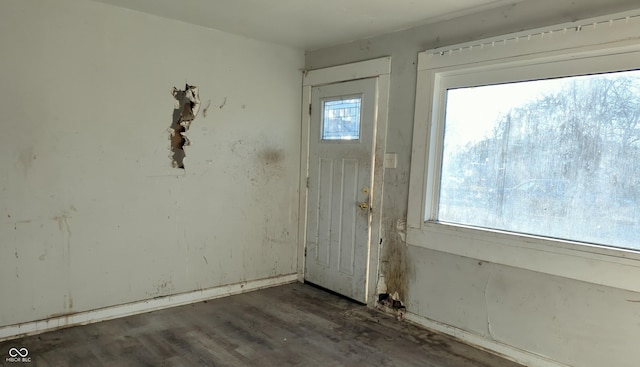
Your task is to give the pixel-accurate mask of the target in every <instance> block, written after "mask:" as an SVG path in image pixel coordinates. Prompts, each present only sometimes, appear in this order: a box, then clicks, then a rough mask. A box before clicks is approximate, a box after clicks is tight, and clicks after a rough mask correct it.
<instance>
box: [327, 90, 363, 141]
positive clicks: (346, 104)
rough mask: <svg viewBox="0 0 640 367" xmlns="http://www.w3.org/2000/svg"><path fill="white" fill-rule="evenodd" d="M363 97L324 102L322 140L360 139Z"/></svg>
mask: <svg viewBox="0 0 640 367" xmlns="http://www.w3.org/2000/svg"><path fill="white" fill-rule="evenodd" d="M361 100H362V99H361V98H354V97H349V98H348V99H339V100H331V101H323V102H322V134H321V136H322V140H359V139H360V103H361Z"/></svg>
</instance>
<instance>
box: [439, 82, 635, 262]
mask: <svg viewBox="0 0 640 367" xmlns="http://www.w3.org/2000/svg"><path fill="white" fill-rule="evenodd" d="M446 97H447V100H446V101H447V102H446V117H445V135H444V150H443V161H442V175H441V182H440V202H439V206H438V219H439V220H440V221H443V222H451V223H459V224H466V225H472V226H479V227H486V228H494V229H500V230H507V231H513V232H520V233H527V234H533V235H540V236H548V237H554V238H561V239H568V240H576V241H581V242H589V243H597V244H603V245H608V246H614V247H622V248H630V249H639V250H640V243H638V238H640V163H638V162H640V71H624V72H616V73H608V74H599V75H586V76H576V77H567V78H558V79H550V80H537V81H527V82H517V83H509V84H499V85H490V86H479V87H469V88H459V89H450V90H448V91H447V96H446Z"/></svg>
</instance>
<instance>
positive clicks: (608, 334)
mask: <svg viewBox="0 0 640 367" xmlns="http://www.w3.org/2000/svg"><path fill="white" fill-rule="evenodd" d="M637 6H638V5H637V2H636V1H635V0H633V1H630V0H612V1H607V2H602V1H599V0H581V1H575V0H574V1H570V0H534V1H525V2H522V3H517V4H513V5H508V6H504V7H502V8H498V9H494V10H490V11H485V12H482V13H479V14H474V15H470V16H465V17H462V18H458V19H451V20H447V21H443V22H441V23H436V24H432V25H425V26H421V27H417V28H412V29H408V30H404V31H400V32H396V33H391V34H386V35H382V36H379V37H375V38H371V39H367V40H361V41H357V42H353V43H349V44H345V45H340V46H336V47H331V48H327V49H320V50H314V51H310V52H307V55H306V67H307V68H308V69H318V68H322V67H327V66H334V65H340V64H345V63H350V62H355V61H361V60H367V59H372V58H376V57H382V56H387V55H391V56H392V58H393V61H392V72H391V91H390V101H389V103H390V105H389V128H388V133H387V151H388V152H396V153H397V154H398V167H397V168H396V169H388V170H386V172H385V186H384V190H385V192H384V203H383V205H384V207H383V222H384V228H383V229H384V230H385V235H384V238H383V241H384V242H383V248H382V250H381V251H382V260H381V261H382V264H381V267H382V275H383V276H384V280H385V282H386V284H387V286H388V291H390V292H394V291H398V292H399V293H400V295H401V297H402V298H403V300H404V301H406V304H407V307H408V310H409V311H410V312H413V313H415V314H417V315H419V316H421V317H424V318H427V319H429V320H433V321H436V322H439V323H443V324H446V325H449V326H452V327H453V328H455V329H457V330H461V331H463V332H466V333H468V334H470V335H475V336H477V337H479V338H484V339H485V340H487V341H490V342H496V343H494V344H493V345H500V344H506V345H508V346H510V347H512V348H513V350H522V351H526V352H530V353H533V354H536V355H539V356H542V357H546V358H548V359H551V360H554V361H557V362H558V363H560V364H564V365H569V366H581V367H582V366H594V367H600V366H605V365H607V366H620V367H626V366H629V367H631V366H636V365H637V341H638V340H640V306H639V305H640V304H639V303H637V301H638V300H640V294H637V293H633V292H628V291H624V290H620V289H616V288H611V287H606V286H600V285H595V284H590V283H586V282H581V281H576V280H571V279H567V278H562V277H558V276H552V275H547V274H542V273H538V272H534V271H530V270H525V269H520V268H515V267H509V266H505V265H499V264H493V263H487V262H484V261H480V260H478V259H473V258H469V257H462V256H457V255H453V254H447V253H444V252H439V251H434V250H429V249H425V248H422V247H418V246H412V245H410V244H409V245H407V244H406V243H405V241H404V232H403V222H404V220H405V218H406V215H407V201H408V188H409V180H408V178H409V166H410V159H411V157H410V153H411V141H412V129H413V117H414V116H413V115H414V106H415V90H416V89H415V88H416V63H417V54H418V52H420V51H424V50H427V49H431V48H435V47H440V46H444V45H451V44H457V43H461V42H466V41H471V40H477V39H483V38H487V37H490V36H496V35H500V34H506V33H511V32H517V31H521V30H524V29H532V28H537V27H543V26H548V25H553V24H560V23H564V22H569V21H573V20H576V19H584V18H588V17H595V16H599V15H604V14H609V13H615V12H620V11H626V10H630V9H633V8H637ZM451 330H454V329H451ZM485 344H486V343H485ZM538 363H541V364H540V365H542V363H544V362H542V361H538Z"/></svg>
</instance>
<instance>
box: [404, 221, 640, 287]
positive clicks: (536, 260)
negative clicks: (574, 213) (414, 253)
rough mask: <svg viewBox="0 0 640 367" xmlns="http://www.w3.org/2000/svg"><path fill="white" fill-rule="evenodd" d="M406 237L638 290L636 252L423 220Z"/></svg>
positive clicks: (639, 260) (412, 241) (454, 251)
mask: <svg viewBox="0 0 640 367" xmlns="http://www.w3.org/2000/svg"><path fill="white" fill-rule="evenodd" d="M407 243H408V244H409V245H412V246H417V247H422V248H427V249H430V250H436V251H440V252H445V253H450V254H454V255H459V256H464V257H469V258H473V259H478V260H482V261H487V262H492V263H497V264H502V265H507V266H512V267H516V268H521V269H526V270H531V271H536V272H542V273H547V274H551V275H556V276H560V277H565V278H570V279H575V280H580V281H584V282H589V283H593V284H600V285H605V286H610V287H614V288H619V289H624V290H629V291H634V292H640V282H638V279H640V252H635V251H631V250H622V249H614V248H607V247H601V246H596V245H588V244H584V243H575V242H570V241H562V240H556V239H549V238H542V237H536V236H529V235H523V234H514V233H507V232H501V231H495V230H488V229H481V228H475V227H467V226H460V225H453V224H444V223H438V222H425V223H423V224H422V226H421V228H411V227H410V228H408V229H407Z"/></svg>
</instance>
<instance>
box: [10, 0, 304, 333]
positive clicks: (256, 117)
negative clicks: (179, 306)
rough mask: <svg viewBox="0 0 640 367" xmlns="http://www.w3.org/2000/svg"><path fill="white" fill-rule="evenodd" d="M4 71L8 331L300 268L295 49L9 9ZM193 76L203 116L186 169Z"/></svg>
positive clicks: (129, 15)
mask: <svg viewBox="0 0 640 367" xmlns="http://www.w3.org/2000/svg"><path fill="white" fill-rule="evenodd" d="M0 66H1V68H0V85H2V91H0V111H2V113H1V114H0V124H1V126H2V129H3V131H4V133H3V134H2V135H1V136H0V147H1V151H2V154H1V155H0V167H2V168H3V169H2V173H0V299H1V301H0V326H4V325H13V324H16V323H21V322H26V321H32V320H38V319H43V318H48V317H51V316H53V315H60V314H69V313H74V312H80V311H85V310H92V309H97V308H102V307H107V306H111V305H118V304H123V303H128V302H132V301H137V300H143V299H149V298H153V297H158V296H164V295H170V294H177V293H182V292H188V291H192V290H198V289H205V288H210V287H215V286H219V285H226V284H232V283H237V282H241V281H248V280H254V279H262V278H268V277H275V276H279V275H285V274H293V273H295V272H296V265H295V264H296V261H295V259H296V242H295V241H296V235H297V233H296V231H297V215H298V213H297V207H298V206H297V198H298V194H297V192H298V191H297V190H298V181H299V172H298V169H299V168H298V167H299V156H300V153H299V140H300V127H299V126H300V123H299V116H300V98H301V91H300V85H301V75H300V72H299V69H300V68H302V66H303V53H302V52H301V51H298V50H293V49H290V48H285V47H281V46H277V45H273V44H268V43H264V42H258V41H254V40H250V39H247V38H243V37H239V36H235V35H230V34H226V33H222V32H218V31H214V30H209V29H205V28H201V27H196V26H191V25H187V24H184V23H181V22H176V21H170V20H166V19H162V18H158V17H154V16H148V15H144V14H140V13H136V12H132V11H128V10H124V9H119V8H115V7H111V6H107V5H104V4H101V3H94V2H90V1H84V0H82V1H80V0H56V1H43V0H4V1H2V2H1V3H0ZM185 82H188V83H190V84H194V85H197V86H198V87H199V88H200V97H201V99H202V107H203V109H204V108H205V107H207V106H209V108H208V110H207V115H206V117H205V116H204V114H203V112H204V111H203V110H201V111H200V115H199V116H198V117H197V118H196V119H195V121H194V122H193V124H192V127H191V129H190V131H189V136H190V138H191V141H192V146H190V147H188V148H187V155H188V157H187V159H186V160H185V165H186V170H184V171H182V170H180V169H175V168H172V167H171V160H170V158H169V155H170V151H169V140H168V132H167V128H168V127H169V126H170V124H171V121H172V114H173V107H174V100H173V97H172V96H171V94H170V91H171V88H172V87H173V86H176V87H179V88H183V87H184V84H185ZM225 101H226V102H225Z"/></svg>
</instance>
